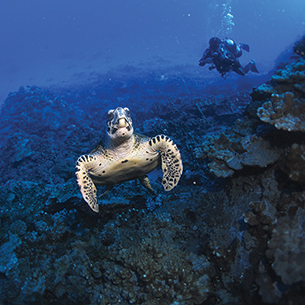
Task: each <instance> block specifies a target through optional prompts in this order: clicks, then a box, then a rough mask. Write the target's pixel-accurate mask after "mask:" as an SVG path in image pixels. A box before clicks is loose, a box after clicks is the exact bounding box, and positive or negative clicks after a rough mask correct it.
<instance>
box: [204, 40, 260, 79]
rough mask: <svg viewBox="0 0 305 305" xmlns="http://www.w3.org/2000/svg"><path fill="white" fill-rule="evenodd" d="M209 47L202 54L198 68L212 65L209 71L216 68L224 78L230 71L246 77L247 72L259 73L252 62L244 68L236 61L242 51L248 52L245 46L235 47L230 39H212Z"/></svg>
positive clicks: (248, 49) (247, 47)
mask: <svg viewBox="0 0 305 305" xmlns="http://www.w3.org/2000/svg"><path fill="white" fill-rule="evenodd" d="M209 45H210V46H209V48H207V49H206V50H205V51H204V52H203V55H202V58H201V59H200V60H199V66H204V65H205V64H212V65H211V66H210V67H209V70H213V69H215V68H216V70H217V71H218V72H219V73H220V74H221V76H222V77H224V78H225V77H226V76H227V75H228V74H227V73H229V72H230V71H234V72H235V73H237V74H239V75H242V76H244V75H246V74H247V73H248V72H249V71H251V72H254V73H259V72H258V70H257V68H256V66H255V62H254V60H251V61H250V62H249V63H248V64H247V65H246V66H245V67H244V68H243V67H242V65H241V64H240V62H239V60H238V58H239V57H241V55H242V50H245V51H247V52H249V51H250V48H249V46H248V45H247V44H242V43H240V44H239V45H237V44H236V43H235V41H233V40H232V39H228V38H226V39H223V40H221V39H219V38H218V37H212V38H211V39H210V41H209ZM226 74H227V75H226Z"/></svg>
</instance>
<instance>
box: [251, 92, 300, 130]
mask: <svg viewBox="0 0 305 305" xmlns="http://www.w3.org/2000/svg"><path fill="white" fill-rule="evenodd" d="M257 115H258V117H259V118H260V119H261V120H262V121H263V122H266V123H269V124H271V125H274V126H275V127H276V128H277V129H283V130H287V131H302V132H304V131H305V100H304V99H303V98H300V99H297V98H295V97H294V94H293V93H292V92H286V93H285V94H284V95H278V94H272V96H271V100H270V101H268V102H265V103H264V104H263V105H262V107H259V108H258V109H257Z"/></svg>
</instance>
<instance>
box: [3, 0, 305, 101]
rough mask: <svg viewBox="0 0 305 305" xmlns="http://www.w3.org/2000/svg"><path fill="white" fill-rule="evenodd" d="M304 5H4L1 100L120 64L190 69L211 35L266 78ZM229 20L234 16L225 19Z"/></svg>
mask: <svg viewBox="0 0 305 305" xmlns="http://www.w3.org/2000/svg"><path fill="white" fill-rule="evenodd" d="M304 11H305V4H304V1H302V0H294V1H292V2H291V1H289V2H287V1H284V0H280V1H275V0H269V1H267V0H266V1H260V2H257V1H242V0H239V1H236V0H235V1H232V0H228V1H227V2H226V1H223V2H221V1H209V2H205V1H195V0H194V1H179V0H169V1H159V0H158V1H153V2H152V1H141V0H131V1H128V2H126V1H124V0H117V1H110V0H108V1H107V0H103V1H102V0H100V1H98V0H91V1H89V2H88V1H72V0H71V1H70V0H66V1H60V0H54V1H35V0H29V1H18V0H12V1H8V0H7V1H6V0H4V1H3V2H2V4H1V10H0V38H1V42H2V47H1V49H0V66H1V71H0V81H1V89H0V99H1V100H2V101H3V100H4V99H5V98H6V96H7V94H8V93H9V92H10V91H15V90H17V89H18V88H19V86H20V85H38V86H41V85H43V86H49V85H65V84H75V83H84V82H87V81H88V79H90V75H91V73H98V74H100V73H105V72H107V71H109V70H111V69H114V68H116V67H118V66H119V65H121V64H126V63H129V64H133V65H136V66H140V67H145V68H147V69H156V68H158V67H159V66H160V63H158V59H160V58H162V59H164V60H166V62H165V63H162V64H161V66H162V67H166V68H168V69H169V68H170V67H172V66H173V65H189V66H191V67H192V69H194V70H195V71H194V73H200V75H201V76H203V77H210V76H214V75H213V73H209V72H208V71H207V69H199V67H198V66H197V62H198V59H199V58H200V56H201V55H202V52H203V50H204V49H205V48H206V47H207V44H208V40H209V38H210V37H212V36H216V35H218V36H220V37H221V38H223V37H225V36H229V37H232V38H233V39H235V40H236V41H237V42H242V43H247V44H249V45H250V47H251V52H250V53H249V54H244V56H243V58H242V63H243V64H246V63H247V62H248V61H249V60H250V59H252V58H253V59H255V60H256V63H257V66H258V67H259V71H260V72H261V73H267V72H269V71H270V69H272V68H273V65H274V60H275V58H277V57H278V56H279V54H280V53H281V52H282V51H283V50H284V49H285V48H286V47H288V46H289V45H291V44H292V43H293V42H294V41H295V40H296V39H297V37H299V36H301V35H302V34H303V33H304V27H305V25H304V18H303V16H304V14H305V12H304ZM227 14H230V15H232V16H233V18H228V17H227Z"/></svg>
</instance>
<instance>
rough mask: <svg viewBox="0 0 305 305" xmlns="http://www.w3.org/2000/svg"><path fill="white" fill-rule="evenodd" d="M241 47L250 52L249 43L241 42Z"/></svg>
mask: <svg viewBox="0 0 305 305" xmlns="http://www.w3.org/2000/svg"><path fill="white" fill-rule="evenodd" d="M240 47H241V48H242V49H243V50H245V51H247V52H250V47H249V45H248V44H245V43H241V44H240Z"/></svg>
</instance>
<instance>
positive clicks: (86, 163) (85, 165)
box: [75, 155, 99, 213]
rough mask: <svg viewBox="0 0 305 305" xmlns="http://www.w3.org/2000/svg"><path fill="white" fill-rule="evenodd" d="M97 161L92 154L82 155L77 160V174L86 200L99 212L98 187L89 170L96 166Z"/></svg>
mask: <svg viewBox="0 0 305 305" xmlns="http://www.w3.org/2000/svg"><path fill="white" fill-rule="evenodd" d="M96 162H97V161H96V159H95V158H94V157H93V156H91V155H82V156H80V157H79V158H78V160H77V162H76V171H75V174H76V177H77V183H78V185H79V187H80V191H81V193H82V196H83V198H84V200H85V201H86V202H87V203H88V205H89V206H90V208H91V209H92V210H93V211H94V212H97V213H98V211H99V207H98V203H97V198H96V187H95V185H94V183H93V181H92V179H91V177H90V175H89V171H90V170H91V169H93V168H95V166H96V165H95V163H96Z"/></svg>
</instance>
